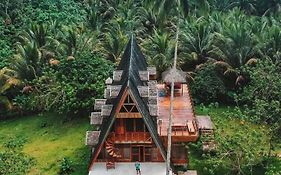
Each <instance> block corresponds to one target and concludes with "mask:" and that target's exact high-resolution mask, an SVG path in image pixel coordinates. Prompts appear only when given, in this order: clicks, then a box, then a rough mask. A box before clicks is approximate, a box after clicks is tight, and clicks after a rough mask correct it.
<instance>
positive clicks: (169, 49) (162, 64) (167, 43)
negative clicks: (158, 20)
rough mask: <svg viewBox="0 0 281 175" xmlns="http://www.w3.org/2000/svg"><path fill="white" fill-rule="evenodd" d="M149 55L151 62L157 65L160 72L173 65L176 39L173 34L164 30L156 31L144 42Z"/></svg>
mask: <svg viewBox="0 0 281 175" xmlns="http://www.w3.org/2000/svg"><path fill="white" fill-rule="evenodd" d="M143 47H144V49H145V52H146V53H147V54H146V55H148V57H149V60H148V61H149V64H152V65H155V66H156V68H157V70H158V71H159V73H162V72H164V71H165V70H166V69H167V68H169V67H171V65H172V63H173V53H174V41H173V40H171V35H170V34H169V33H168V32H164V31H159V30H158V31H157V30H155V31H154V35H153V36H151V37H150V38H149V40H148V41H147V42H145V43H143Z"/></svg>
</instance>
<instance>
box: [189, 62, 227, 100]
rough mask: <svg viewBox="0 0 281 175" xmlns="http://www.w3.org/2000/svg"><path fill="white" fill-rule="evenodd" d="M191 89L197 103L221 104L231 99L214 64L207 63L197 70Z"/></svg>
mask: <svg viewBox="0 0 281 175" xmlns="http://www.w3.org/2000/svg"><path fill="white" fill-rule="evenodd" d="M190 89H191V93H192V96H193V100H194V101H195V103H211V102H221V101H225V100H227V99H228V97H229V96H228V91H227V88H226V87H225V84H224V82H223V80H222V78H221V76H220V75H219V73H218V72H217V71H216V68H215V65H214V64H213V63H212V62H206V63H205V64H203V65H201V66H200V67H199V68H197V69H196V70H195V77H194V80H193V81H192V82H191V84H190Z"/></svg>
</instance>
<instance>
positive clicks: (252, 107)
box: [237, 60, 281, 125]
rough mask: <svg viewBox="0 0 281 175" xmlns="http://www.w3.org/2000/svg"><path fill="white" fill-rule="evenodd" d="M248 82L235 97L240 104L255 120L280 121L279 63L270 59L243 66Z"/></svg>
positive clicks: (280, 84)
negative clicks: (251, 65)
mask: <svg viewBox="0 0 281 175" xmlns="http://www.w3.org/2000/svg"><path fill="white" fill-rule="evenodd" d="M244 71H245V72H246V73H247V74H248V75H249V77H250V82H249V83H248V85H246V86H245V87H244V88H243V90H242V93H240V94H239V95H238V97H237V101H238V102H239V104H240V105H241V106H246V112H247V113H249V115H248V116H251V118H250V119H251V120H253V121H255V122H265V123H267V124H270V125H272V124H275V123H276V122H277V123H279V124H280V123H281V117H280V112H281V103H280V102H281V91H280V89H281V79H280V72H281V67H280V65H278V64H276V63H274V62H272V61H268V60H266V61H259V62H258V64H257V65H256V66H255V67H245V69H244Z"/></svg>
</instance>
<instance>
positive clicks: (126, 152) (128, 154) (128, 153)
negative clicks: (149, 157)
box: [123, 147, 131, 159]
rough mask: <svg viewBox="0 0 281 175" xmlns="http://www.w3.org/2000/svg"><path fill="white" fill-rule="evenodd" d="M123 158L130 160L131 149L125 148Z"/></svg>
mask: <svg viewBox="0 0 281 175" xmlns="http://www.w3.org/2000/svg"><path fill="white" fill-rule="evenodd" d="M123 156H124V157H123V158H124V159H130V158H131V149H130V148H129V147H125V148H124V149H123Z"/></svg>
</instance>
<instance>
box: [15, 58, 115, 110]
mask: <svg viewBox="0 0 281 175" xmlns="http://www.w3.org/2000/svg"><path fill="white" fill-rule="evenodd" d="M112 71H113V65H112V63H110V62H109V61H106V60H105V59H102V58H101V57H99V56H97V55H94V54H90V53H83V54H81V55H80V56H79V58H77V59H74V60H61V61H60V64H59V65H56V66H54V67H52V68H49V69H48V70H45V71H44V74H43V76H41V77H39V78H37V79H35V80H34V81H32V82H31V83H32V86H34V88H33V89H34V90H33V91H32V92H31V93H29V94H21V95H19V96H18V97H17V98H16V102H18V104H19V105H20V106H21V108H22V109H24V110H25V111H26V112H28V111H29V112H30V111H50V110H51V111H56V112H59V113H67V114H70V115H77V114H81V113H83V112H85V113H88V112H90V110H91V108H92V106H93V104H94V100H95V98H101V97H102V95H103V90H104V81H105V79H106V78H107V77H109V76H110V75H111V73H112Z"/></svg>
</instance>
